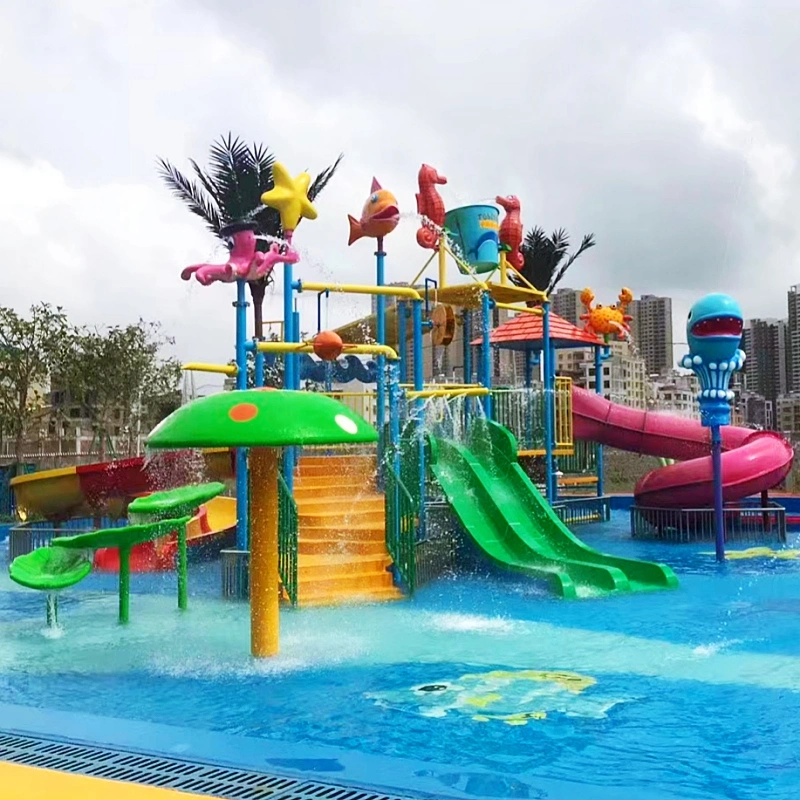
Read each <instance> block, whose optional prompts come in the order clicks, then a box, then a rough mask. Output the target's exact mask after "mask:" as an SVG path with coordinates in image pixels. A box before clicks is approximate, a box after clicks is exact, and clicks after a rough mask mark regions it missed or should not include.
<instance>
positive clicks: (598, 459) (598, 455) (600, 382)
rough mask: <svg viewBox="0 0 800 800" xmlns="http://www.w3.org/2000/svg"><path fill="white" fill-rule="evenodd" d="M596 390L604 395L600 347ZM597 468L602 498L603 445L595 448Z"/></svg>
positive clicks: (597, 360) (596, 369)
mask: <svg viewBox="0 0 800 800" xmlns="http://www.w3.org/2000/svg"><path fill="white" fill-rule="evenodd" d="M594 390H595V393H596V394H599V395H602V394H603V353H602V350H601V349H600V348H599V347H595V348H594ZM594 457H595V467H596V469H597V496H598V497H602V496H603V492H604V491H605V489H604V487H603V445H601V444H596V445H595V446H594Z"/></svg>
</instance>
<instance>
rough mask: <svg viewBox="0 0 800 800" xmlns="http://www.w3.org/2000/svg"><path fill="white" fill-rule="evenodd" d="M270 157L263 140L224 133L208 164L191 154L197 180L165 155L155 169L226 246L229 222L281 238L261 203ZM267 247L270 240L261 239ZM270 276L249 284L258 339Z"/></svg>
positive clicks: (319, 184) (322, 176) (328, 172)
mask: <svg viewBox="0 0 800 800" xmlns="http://www.w3.org/2000/svg"><path fill="white" fill-rule="evenodd" d="M342 158H343V155H339V157H338V158H337V159H336V161H334V163H333V164H331V165H330V166H329V167H326V168H325V169H324V170H323V171H322V172H320V173H319V175H317V177H316V178H314V180H313V181H312V182H311V186H310V187H309V190H308V197H309V199H310V200H312V201H313V200H315V199H316V198H317V197H318V196H319V194H320V192H322V190H323V189H324V188H325V187H326V186H327V185H328V182H329V181H330V179H331V178H332V177H333V175H334V173H335V172H336V170H337V169H338V167H339V164H340V163H341V161H342ZM274 161H275V158H274V156H273V155H272V153H270V151H269V149H268V148H267V147H265V146H264V145H262V144H253V146H252V147H251V146H249V145H247V144H245V143H244V142H243V141H242V140H241V139H239V137H238V136H233V134H231V133H228V135H227V136H221V137H220V138H219V139H218V140H217V141H216V142H214V143H213V144H212V145H211V149H210V152H209V162H208V167H207V168H205V169H203V168H202V167H201V166H200V165H199V164H198V163H197V162H196V161H195V160H194V159H190V160H189V163H190V164H191V166H192V171H193V172H194V176H195V178H196V180H193V179H192V178H191V177H187V176H186V175H184V174H183V173H182V172H181V171H180V170H178V169H177V168H176V167H175V166H173V165H172V164H171V163H170V162H169V161H167V160H166V159H165V158H159V159H158V172H159V175H160V176H161V179H162V180H163V181H164V183H166V185H167V186H168V187H169V189H170V190H171V191H172V193H173V194H174V195H175V196H176V197H178V198H179V199H180V200H182V201H183V202H184V203H185V204H186V206H187V207H188V209H189V211H191V212H192V213H193V214H196V215H197V216H198V217H200V218H201V219H202V220H204V221H205V223H206V227H207V228H208V229H209V230H210V231H211V233H213V234H214V235H215V236H217V237H219V238H220V239H222V240H223V241H224V242H225V244H226V245H227V246H228V247H230V244H231V243H230V241H229V240H228V239H226V237H225V236H224V235H223V234H224V228H225V226H226V225H230V224H232V223H234V222H244V221H246V222H253V223H255V224H256V235H257V236H275V237H278V238H282V237H283V229H282V228H281V219H280V215H279V214H278V212H277V211H276V210H275V209H273V208H268V207H267V206H264V205H262V203H261V195H262V194H263V193H264V192H266V191H268V190H269V189H272V187H273V186H274V183H273V180H272V165H273V163H274ZM259 247H260V248H261V249H263V250H266V249H267V248H268V247H269V243H268V242H266V241H260V242H259ZM271 281H272V276H271V275H270V276H268V277H267V278H262V279H261V280H258V281H252V282H250V283H249V284H248V286H249V288H250V295H251V297H252V299H253V315H254V326H255V329H254V335H255V337H256V338H257V339H261V338H262V327H263V325H262V323H263V319H264V316H263V308H264V294H265V292H266V288H267V286H268V285H269V283H271Z"/></svg>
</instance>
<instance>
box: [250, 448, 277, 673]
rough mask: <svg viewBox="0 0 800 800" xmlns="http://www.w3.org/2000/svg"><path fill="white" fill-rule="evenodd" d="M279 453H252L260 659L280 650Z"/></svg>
mask: <svg viewBox="0 0 800 800" xmlns="http://www.w3.org/2000/svg"><path fill="white" fill-rule="evenodd" d="M279 454H280V449H279V448H277V447H254V448H252V449H251V450H250V652H251V653H252V654H253V655H254V656H255V657H256V658H266V657H268V656H274V655H277V654H278V649H279V645H278V642H279V638H280V609H279V602H280V596H279V582H280V577H279V573H278V458H279Z"/></svg>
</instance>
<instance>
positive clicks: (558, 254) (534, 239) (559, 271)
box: [512, 227, 595, 294]
mask: <svg viewBox="0 0 800 800" xmlns="http://www.w3.org/2000/svg"><path fill="white" fill-rule="evenodd" d="M594 246H595V240H594V234H593V233H587V234H586V235H585V236H584V237H583V240H582V241H581V244H580V247H579V248H578V249H577V250H576V251H575V252H574V253H572V254H571V255H568V254H567V250H568V249H569V234H568V233H567V232H566V231H565V230H564V229H563V228H559V229H558V230H556V231H553V233H552V235H550V236H546V235H545V232H544V229H543V228H539V227H536V228H533V229H532V230H530V231H528V233H527V235H526V236H525V241H524V242H523V243H522V246H521V247H520V252H521V253H522V255H523V256H524V257H525V264H524V265H523V267H522V271H521V272H522V276H523V277H524V278H525V279H526V280H528V281H529V282H530V283H532V284H533V285H534V286H535V287H536V288H537V289H540V290H541V291H543V292H547V294H550V293H551V292H552V291H553V289H555V288H556V286H557V285H558V283H559V282H560V281H561V279H562V278H563V277H564V275H565V274H566V271H567V270H568V269H569V268H570V267H571V266H572V265H573V264H574V263H575V261H576V259H577V258H578V257H579V256H581V255H582V254H583V253H585V252H586V251H587V250H589V249H590V248H591V247H594ZM565 257H566V259H567V260H566V261H564V258H565ZM562 262H563V263H562ZM512 279H513V275H512ZM517 282H518V283H519V282H520V281H517Z"/></svg>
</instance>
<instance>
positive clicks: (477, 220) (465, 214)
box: [444, 205, 500, 272]
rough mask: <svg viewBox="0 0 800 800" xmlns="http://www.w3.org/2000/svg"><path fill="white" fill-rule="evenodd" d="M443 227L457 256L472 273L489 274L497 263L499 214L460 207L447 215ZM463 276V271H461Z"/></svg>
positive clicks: (493, 210) (493, 209) (483, 208)
mask: <svg viewBox="0 0 800 800" xmlns="http://www.w3.org/2000/svg"><path fill="white" fill-rule="evenodd" d="M444 227H445V228H447V233H448V235H449V236H450V239H451V241H452V242H453V245H454V247H455V251H456V255H458V256H459V257H460V258H462V259H463V260H464V261H466V263H467V264H469V266H470V267H472V269H473V270H475V272H491V271H492V270H495V269H497V267H498V265H499V263H500V249H499V247H500V236H499V234H500V210H499V209H498V208H496V207H495V206H484V205H481V206H461V208H454V209H452V211H448V212H447V213H446V214H445V217H444ZM461 271H462V272H464V270H463V269H462V270H461Z"/></svg>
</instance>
